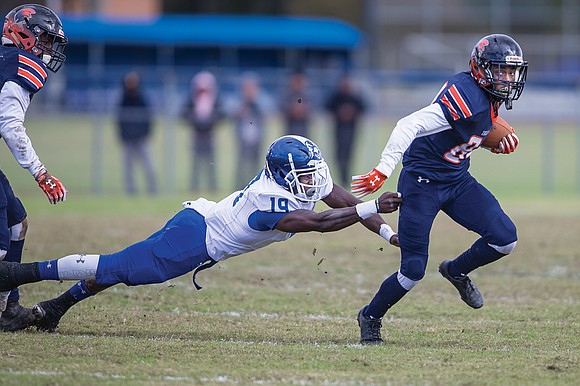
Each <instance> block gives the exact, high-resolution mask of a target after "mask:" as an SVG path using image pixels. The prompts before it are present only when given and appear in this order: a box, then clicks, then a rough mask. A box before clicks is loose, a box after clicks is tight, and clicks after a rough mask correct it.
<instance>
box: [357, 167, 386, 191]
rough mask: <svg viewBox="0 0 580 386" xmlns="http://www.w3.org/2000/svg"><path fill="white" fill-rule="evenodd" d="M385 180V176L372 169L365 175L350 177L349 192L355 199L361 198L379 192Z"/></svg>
mask: <svg viewBox="0 0 580 386" xmlns="http://www.w3.org/2000/svg"><path fill="white" fill-rule="evenodd" d="M386 179H387V176H385V175H384V174H383V173H381V172H379V171H378V170H377V169H375V168H373V170H371V171H370V172H368V173H367V174H363V175H360V176H352V182H351V183H350V191H351V192H352V194H354V195H355V196H356V197H357V198H363V197H364V196H366V195H367V194H371V193H374V192H376V191H377V190H379V189H380V188H381V186H383V184H384V183H385V180H386Z"/></svg>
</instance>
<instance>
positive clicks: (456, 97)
mask: <svg viewBox="0 0 580 386" xmlns="http://www.w3.org/2000/svg"><path fill="white" fill-rule="evenodd" d="M449 94H450V95H451V98H453V101H455V104H456V105H457V106H459V109H460V110H461V112H462V113H463V117H464V118H469V117H471V116H472V115H473V114H472V113H471V110H470V109H469V106H467V103H465V100H464V99H463V97H462V96H461V94H460V93H459V90H457V87H455V85H453V86H451V87H449Z"/></svg>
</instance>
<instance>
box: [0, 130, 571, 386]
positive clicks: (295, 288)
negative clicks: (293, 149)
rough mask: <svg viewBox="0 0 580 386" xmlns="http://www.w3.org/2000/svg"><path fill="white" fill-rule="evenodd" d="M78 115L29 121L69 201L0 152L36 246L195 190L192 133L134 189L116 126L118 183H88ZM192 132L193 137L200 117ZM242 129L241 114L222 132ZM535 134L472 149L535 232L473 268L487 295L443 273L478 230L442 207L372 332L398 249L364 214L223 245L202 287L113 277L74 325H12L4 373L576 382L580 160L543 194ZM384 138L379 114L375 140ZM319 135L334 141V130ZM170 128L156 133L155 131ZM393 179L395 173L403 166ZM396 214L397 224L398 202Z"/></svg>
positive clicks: (101, 232)
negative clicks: (223, 256) (409, 277)
mask: <svg viewBox="0 0 580 386" xmlns="http://www.w3.org/2000/svg"><path fill="white" fill-rule="evenodd" d="M75 122H77V121H74V120H70V121H64V123H62V124H59V125H53V127H54V129H55V130H56V131H57V133H58V134H59V135H61V136H62V135H66V136H68V138H69V139H70V144H69V145H67V146H66V147H60V148H59V147H58V144H59V142H58V141H57V140H56V139H55V137H54V136H53V134H51V133H50V132H49V133H47V132H43V131H42V130H40V127H39V126H36V124H37V122H35V123H33V126H32V127H31V128H29V131H31V136H32V137H33V140H34V139H36V137H40V139H39V141H38V142H39V143H40V145H41V146H37V148H38V150H39V153H41V155H43V154H46V155H47V156H46V157H43V158H44V159H46V158H48V160H45V162H46V163H47V164H49V165H50V168H51V170H52V171H53V173H54V174H56V175H57V176H59V177H60V178H61V179H62V180H63V181H64V182H65V183H66V184H67V186H69V189H70V190H71V194H70V196H69V200H68V201H67V202H66V203H65V204H64V205H62V204H59V205H57V206H56V207H52V206H50V205H49V204H47V203H46V202H45V199H44V197H42V193H41V192H40V191H39V190H38V188H37V187H36V186H35V185H34V181H32V180H31V177H30V176H27V175H26V172H24V171H18V170H17V168H16V167H14V166H13V165H12V164H14V161H13V160H12V159H10V154H6V153H7V152H6V151H3V152H1V153H0V164H1V165H2V169H3V170H4V171H5V172H6V173H7V174H8V176H9V178H10V179H11V181H13V185H14V186H15V189H18V191H19V192H21V193H19V194H20V196H21V197H22V198H23V201H24V202H25V205H26V207H27V210H28V212H29V220H30V230H29V233H28V237H27V244H26V251H25V260H26V261H36V260H44V259H49V258H58V257H61V256H64V255H67V254H69V253H76V252H85V253H108V252H113V251H116V250H118V249H121V248H123V247H125V246H126V245H128V244H130V243H133V242H136V241H139V240H141V239H143V238H145V237H146V236H148V235H149V234H150V233H152V232H154V231H156V230H157V229H159V227H161V226H162V225H163V223H164V222H165V221H166V220H167V219H168V218H169V217H170V216H172V215H173V214H174V213H175V212H176V211H178V210H179V209H180V202H181V201H183V200H186V199H189V198H191V196H192V193H191V192H187V189H186V186H187V185H186V184H187V179H186V178H184V175H185V174H186V171H185V170H187V169H186V168H184V167H183V165H182V164H181V162H182V161H183V160H186V159H187V153H186V149H179V150H176V157H177V162H176V164H177V165H179V166H180V169H179V171H178V172H177V179H176V189H175V192H172V193H167V194H164V195H162V196H160V197H156V198H147V197H138V198H126V197H124V196H122V195H121V194H120V191H121V189H120V186H121V185H120V183H119V180H120V177H119V173H118V168H117V167H116V166H115V162H116V160H118V150H117V149H116V148H115V147H114V142H113V138H114V137H113V135H112V133H111V132H108V133H105V138H106V142H105V143H106V144H107V146H108V147H107V157H105V159H104V162H105V164H106V168H105V170H106V173H105V175H104V182H103V184H104V185H103V187H104V193H103V194H102V195H100V196H92V195H89V194H88V193H89V191H90V186H91V183H90V181H91V180H90V179H91V173H90V170H91V164H90V157H89V156H87V154H86V153H87V150H86V149H87V148H90V146H91V141H90V135H88V133H90V128H89V127H87V126H86V123H85V126H82V124H79V123H78V122H77V123H76V125H79V127H78V130H77V131H75ZM51 125H52V123H51ZM87 130H88V131H87ZM35 135H36V137H35ZM177 135H178V138H177V142H178V143H182V140H183V138H184V133H183V132H179V131H178V132H177ZM228 135H229V133H228V132H227V130H226V129H224V130H223V131H222V132H221V133H220V136H222V137H221V138H227V137H228ZM270 135H271V136H273V137H274V136H275V135H276V134H275V133H270ZM373 135H376V132H375V134H373ZM522 136H523V137H524V138H523V139H522V142H523V143H526V144H527V145H528V146H529V147H528V148H526V147H522V148H521V149H518V152H519V151H520V150H522V151H521V152H520V153H519V154H518V153H515V154H514V156H515V157H514V158H507V157H498V156H496V157H492V156H491V155H490V154H485V153H483V152H480V153H482V154H481V155H480V154H476V155H475V156H474V174H475V175H477V176H478V178H479V179H480V180H482V181H484V182H486V184H487V185H488V186H490V185H493V186H490V188H491V189H492V190H493V191H494V192H496V193H497V196H498V198H499V199H500V201H501V202H502V204H503V206H504V208H505V209H506V211H507V212H508V213H509V214H510V216H511V217H512V218H513V219H514V221H515V223H516V224H517V226H518V232H519V244H518V247H517V249H516V251H515V252H514V253H513V254H512V255H510V256H509V257H506V258H505V259H503V260H501V261H499V262H497V263H495V264H492V265H490V266H487V267H484V268H482V269H480V270H478V271H477V272H475V273H474V274H473V275H472V279H474V281H475V282H476V283H477V284H478V286H479V288H480V289H481V291H482V293H483V295H484V298H485V302H486V304H485V306H484V307H483V308H482V309H480V310H472V309H470V308H468V307H467V306H466V305H465V304H464V303H463V302H462V301H461V300H460V299H459V297H458V295H457V293H456V291H455V289H454V288H453V287H452V286H451V285H450V284H449V283H448V282H447V281H445V280H444V279H443V278H442V277H440V275H439V274H438V273H437V265H438V263H439V262H440V261H441V260H443V259H446V258H450V257H454V256H456V255H457V254H459V253H461V252H462V251H463V250H464V249H465V248H467V247H468V246H469V245H470V244H471V243H472V242H473V241H474V240H475V238H476V236H475V235H474V234H472V233H469V232H467V231H465V230H463V229H462V228H460V227H458V226H457V225H455V224H454V223H452V222H451V221H450V220H448V219H447V218H446V217H445V216H440V217H438V219H437V220H436V223H435V226H434V230H433V233H432V243H431V250H430V253H431V258H430V259H431V260H430V263H429V266H428V270H427V275H426V277H425V278H424V280H422V281H421V283H420V284H419V285H418V286H417V287H416V288H414V289H413V291H412V292H411V293H410V294H409V295H408V296H407V297H406V298H404V299H403V300H402V301H401V302H400V303H399V304H398V305H397V306H396V307H395V308H393V309H392V310H391V311H390V312H389V313H388V314H387V316H386V318H385V320H384V322H383V336H384V338H385V343H386V344H385V345H383V346H380V347H364V346H361V345H359V344H358V339H359V330H358V326H357V324H356V320H355V318H356V314H357V312H358V310H359V309H360V308H361V307H362V306H363V305H365V304H366V303H367V302H368V301H369V300H370V299H371V298H372V296H373V295H374V293H375V291H376V290H377V288H378V286H379V284H380V283H381V281H382V280H383V279H384V277H385V276H386V275H389V274H391V273H392V272H394V271H396V270H397V268H398V261H399V255H398V250H397V249H396V248H393V247H389V246H387V245H386V244H385V243H384V242H383V241H382V240H381V239H380V238H379V237H378V236H376V235H373V234H370V233H369V232H367V231H366V230H365V229H364V228H363V227H362V226H358V225H357V226H354V227H352V228H351V229H348V230H344V231H341V232H337V233H334V234H325V235H322V234H308V235H297V236H295V237H294V238H293V239H292V240H290V241H288V242H285V243H279V244H276V245H273V246H271V247H269V248H266V249H263V250H260V251H256V252H254V253H251V254H248V255H246V256H240V257H236V258H233V259H231V260H228V261H227V262H225V263H220V264H218V265H216V266H215V267H214V268H212V269H210V270H207V271H204V272H203V273H201V274H200V275H199V276H198V281H199V282H200V284H201V285H202V286H203V287H204V289H203V290H201V291H195V288H194V287H193V284H192V283H191V275H186V276H184V277H180V278H178V279H176V280H172V281H170V282H167V283H164V284H160V285H154V286H145V287H126V286H116V287H113V288H111V289H109V290H107V291H105V292H103V293H101V294H99V295H98V296H96V297H94V298H91V299H88V300H86V301H85V302H83V303H81V304H79V305H77V306H75V307H73V308H72V309H71V311H70V312H69V314H67V315H66V316H65V318H63V320H62V321H61V325H60V333H59V334H58V335H53V334H44V333H38V332H36V331H35V330H33V329H30V330H27V331H23V332H19V333H0V358H1V361H0V363H1V364H0V380H1V381H0V383H1V384H2V385H24V384H26V385H34V384H38V385H48V384H50V385H61V384H62V385H77V384H83V385H91V384H95V385H96V384H99V385H102V384H122V385H158V384H164V385H181V384H204V385H210V384H211V385H213V384H302V385H319V384H329V385H343V384H345V385H372V384H376V385H452V384H457V385H512V384H513V385H575V384H577V382H578V379H580V357H579V350H580V339H579V338H578V337H579V335H580V320H579V317H578V315H580V252H579V250H578V234H579V231H580V199H578V196H577V194H576V193H575V182H574V181H575V180H572V181H571V182H570V180H569V179H566V175H568V176H569V175H571V174H574V173H575V169H574V168H573V167H572V168H568V169H566V170H564V171H562V170H560V169H558V171H557V174H556V175H555V176H554V177H555V192H554V193H551V194H543V193H542V191H541V181H540V178H539V177H538V174H537V169H538V168H539V167H541V156H539V155H538V154H541V152H540V149H541V143H540V138H541V133H540V129H539V128H537V129H535V130H534V129H530V131H529V132H527V134H525V135H521V136H520V138H521V137H522ZM87 137H88V138H87ZM372 138H373V137H372V136H371V134H370V132H368V131H366V132H365V134H364V136H363V137H362V139H361V141H360V143H359V144H358V146H359V148H362V147H364V146H365V145H368V144H370V143H371V142H372ZM574 138H575V136H574V132H573V131H572V130H570V129H567V130H563V131H562V133H561V134H559V135H558V137H557V138H556V141H557V143H558V144H559V145H560V146H561V148H562V149H564V150H565V151H563V152H558V154H557V157H556V159H555V165H561V164H565V165H574V161H573V160H574V155H575V149H574ZM157 140H158V141H160V139H159V138H158V139H157ZM321 140H322V143H321V146H323V149H324V146H326V145H323V144H324V143H326V144H328V143H329V142H328V140H325V139H324V138H321ZM318 142H321V141H318ZM378 142H380V143H373V145H372V146H373V151H374V154H372V157H371V156H367V155H363V156H362V157H361V159H360V160H359V161H358V163H359V165H358V166H359V167H360V168H361V169H363V170H365V171H366V169H367V168H370V167H372V166H373V165H372V163H374V162H376V161H373V159H374V157H378V155H379V153H380V150H381V148H382V146H384V140H383V138H382V137H381V141H378ZM49 145H51V146H52V147H50V146H49ZM163 146H164V145H163V143H162V142H161V143H159V142H157V143H156V148H157V149H160V148H162V147H163ZM186 146H187V145H185V144H184V145H183V147H184V148H185V147H186ZM83 149H84V150H83ZM224 149H229V151H232V150H233V145H232V144H231V143H229V142H228V141H224ZM359 153H361V154H363V153H362V152H360V150H359ZM562 153H565V154H562ZM71 160H73V162H71ZM180 160H181V161H180ZM367 163H369V164H368V165H367ZM161 167H162V168H163V164H162V165H161ZM218 167H220V168H221V169H220V170H222V171H223V173H224V175H225V176H226V177H224V180H223V181H226V182H223V183H224V186H222V190H223V191H224V192H225V191H226V190H227V189H228V187H227V186H225V184H226V183H227V178H228V177H227V176H230V175H231V171H230V170H229V169H228V167H227V165H223V164H220V165H218ZM387 189H389V190H394V189H395V184H394V181H390V180H389V181H388V182H387ZM220 194H223V193H218V194H216V197H211V198H219V197H218V196H219V195H220ZM321 209H322V208H321ZM386 218H387V219H388V221H389V222H391V223H392V224H393V225H396V215H395V216H387V217H386ZM70 285H72V282H63V283H58V282H47V283H38V284H31V285H26V286H23V287H22V289H21V290H22V294H23V295H22V301H23V303H24V304H25V305H28V306H30V305H32V304H34V303H35V302H38V301H41V300H44V299H47V298H50V297H54V296H56V295H58V294H60V293H62V292H63V291H65V290H66V289H67V288H68V287H69V286H70Z"/></svg>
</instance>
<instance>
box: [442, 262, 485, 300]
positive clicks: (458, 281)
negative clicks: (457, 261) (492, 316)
mask: <svg viewBox="0 0 580 386" xmlns="http://www.w3.org/2000/svg"><path fill="white" fill-rule="evenodd" d="M449 263H451V261H449V260H444V261H442V262H441V264H439V273H440V274H441V275H442V276H443V277H444V278H445V279H447V280H449V282H451V284H453V286H454V287H455V288H457V291H459V295H460V296H461V300H463V301H464V302H465V303H467V305H468V306H469V307H472V308H481V307H482V306H483V296H481V293H480V292H479V290H478V289H477V286H476V285H475V284H473V282H472V281H471V280H470V279H469V276H467V275H465V276H462V277H453V276H451V275H450V274H449Z"/></svg>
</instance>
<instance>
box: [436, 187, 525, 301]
mask: <svg viewBox="0 0 580 386" xmlns="http://www.w3.org/2000/svg"><path fill="white" fill-rule="evenodd" d="M444 211H445V213H447V214H448V215H449V217H451V218H452V219H453V220H454V221H456V222H457V223H458V224H460V225H462V226H464V227H465V228H467V229H469V230H471V231H474V232H476V233H477V234H479V235H480V236H481V238H479V239H478V240H476V241H475V243H473V245H472V246H471V247H470V248H469V249H467V250H466V251H465V252H463V253H462V254H461V255H459V256H458V257H457V258H456V259H454V260H451V261H444V262H442V263H441V265H440V272H441V274H442V275H443V276H444V277H445V278H447V279H448V280H449V281H450V282H451V283H452V284H453V285H454V286H455V287H456V288H457V289H458V291H459V293H460V295H461V298H462V300H463V301H465V302H466V303H467V304H468V305H469V306H471V307H473V308H479V307H481V306H483V297H482V296H481V293H479V290H478V289H477V286H475V284H474V283H473V282H472V281H471V279H469V277H468V276H467V274H468V273H470V272H471V271H473V270H475V269H476V268H478V267H481V266H484V265H487V264H490V263H492V262H494V261H496V260H498V259H500V258H502V257H503V256H506V255H508V254H509V253H511V252H512V251H513V249H514V248H515V246H516V243H517V232H516V227H515V225H514V223H513V222H512V221H511V219H510V218H509V217H508V216H507V214H506V213H505V212H504V211H503V209H502V208H501V206H500V204H499V202H498V201H497V199H496V198H495V197H494V196H493V194H492V193H491V192H490V191H489V190H487V189H486V188H485V187H484V186H483V185H481V184H480V183H478V182H477V181H476V180H475V179H474V178H472V177H470V179H469V180H468V181H467V182H466V184H465V185H464V187H463V188H462V189H461V190H460V192H459V194H458V195H457V197H456V198H455V200H454V201H453V202H452V203H451V204H450V205H448V206H447V207H446V208H444Z"/></svg>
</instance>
